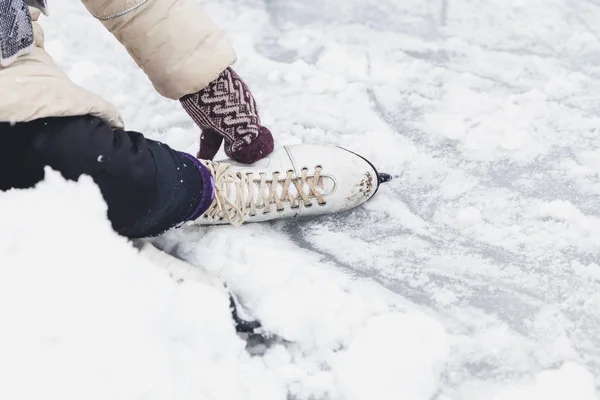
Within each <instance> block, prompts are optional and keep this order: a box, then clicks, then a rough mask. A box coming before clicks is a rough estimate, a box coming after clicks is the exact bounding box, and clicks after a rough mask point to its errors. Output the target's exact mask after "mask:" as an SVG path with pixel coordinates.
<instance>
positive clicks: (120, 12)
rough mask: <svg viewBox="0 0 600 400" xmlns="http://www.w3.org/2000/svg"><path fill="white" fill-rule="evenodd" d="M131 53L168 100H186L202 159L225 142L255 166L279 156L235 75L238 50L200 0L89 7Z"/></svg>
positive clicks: (99, 0) (120, 0)
mask: <svg viewBox="0 0 600 400" xmlns="http://www.w3.org/2000/svg"><path fill="white" fill-rule="evenodd" d="M82 1H83V3H84V4H85V6H86V7H87V9H88V10H89V11H90V12H91V14H92V15H94V16H95V17H96V18H97V19H99V20H100V21H101V22H102V23H103V24H104V26H105V27H106V28H107V29H108V30H109V31H110V32H112V33H113V35H114V36H115V37H116V38H117V39H118V40H119V41H120V42H121V43H122V44H123V45H124V46H125V47H126V48H127V50H128V51H129V54H131V56H132V57H133V59H134V60H135V61H136V62H137V64H138V65H139V66H140V68H142V69H143V70H144V72H145V73H146V75H148V77H149V78H150V81H152V84H153V85H154V87H155V88H156V90H157V91H158V92H159V93H160V94H161V95H163V96H165V97H168V98H171V99H174V100H176V99H179V100H180V101H181V103H182V105H183V107H184V109H185V110H186V112H187V113H188V114H189V115H190V117H191V118H192V119H193V120H194V122H196V124H197V125H198V126H199V127H200V128H201V129H202V136H201V137H200V152H199V153H198V157H199V158H204V159H212V158H213V157H214V156H215V154H216V153H217V151H218V150H219V148H220V147H221V144H222V142H223V141H225V152H226V153H227V155H228V156H229V157H231V158H232V159H234V160H236V161H239V162H243V163H252V162H254V161H257V160H259V159H261V158H263V157H265V156H267V155H268V154H270V153H271V152H272V151H273V146H274V145H273V137H272V135H271V132H270V131H269V130H268V129H267V128H265V127H263V126H262V125H261V124H260V118H259V115H258V110H257V107H256V102H255V101H254V97H253V96H252V93H251V92H250V90H249V89H248V87H247V86H246V84H245V83H244V81H243V80H242V79H241V78H240V77H239V76H238V75H237V74H236V73H235V72H234V71H233V70H232V69H231V68H230V65H231V64H233V63H234V62H235V61H236V55H235V51H234V49H233V46H232V45H231V44H230V43H229V41H228V40H227V38H225V36H224V34H223V32H222V31H221V30H220V29H219V28H218V27H217V26H216V25H215V24H214V22H212V20H211V19H210V18H209V16H208V15H207V14H206V13H205V12H204V11H203V10H202V9H201V8H200V6H199V5H198V4H197V3H196V2H195V0H82Z"/></svg>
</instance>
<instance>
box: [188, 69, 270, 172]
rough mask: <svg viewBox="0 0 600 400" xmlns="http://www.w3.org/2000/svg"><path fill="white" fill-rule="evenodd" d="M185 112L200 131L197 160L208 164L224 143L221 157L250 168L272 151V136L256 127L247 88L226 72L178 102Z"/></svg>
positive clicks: (238, 78) (233, 75)
mask: <svg viewBox="0 0 600 400" xmlns="http://www.w3.org/2000/svg"><path fill="white" fill-rule="evenodd" d="M180 101H181V104H182V106H183V108H184V109H185V111H186V112H187V113H188V114H189V115H190V117H192V119H193V120H194V122H195V123H196V124H197V125H198V126H199V127H200V128H201V129H202V136H200V151H199V152H198V158H200V159H203V160H212V159H213V158H214V156H215V155H216V154H217V152H218V151H219V148H220V147H221V143H222V142H223V140H225V153H226V154H227V156H228V157H229V158H231V159H233V160H235V161H238V162H241V163H245V164H251V163H253V162H255V161H258V160H260V159H261V158H263V157H265V156H267V155H268V154H270V153H271V152H272V151H273V136H272V135H271V132H270V131H269V130H268V129H267V128H265V127H264V126H262V125H261V124H260V118H259V116H258V110H257V107H256V102H255V101H254V97H253V96H252V93H251V92H250V90H249V89H248V86H246V84H245V83H244V81H243V80H242V79H241V78H240V77H239V76H238V74H236V73H235V71H234V70H233V69H231V68H227V69H226V70H225V71H223V72H222V73H221V75H219V77H218V78H217V79H216V80H214V81H213V82H212V83H211V84H210V85H208V86H207V87H206V88H204V89H202V90H201V91H199V92H197V93H194V94H190V95H187V96H185V97H183V98H181V99H180Z"/></svg>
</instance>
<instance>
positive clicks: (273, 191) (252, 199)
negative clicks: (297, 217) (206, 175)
mask: <svg viewBox="0 0 600 400" xmlns="http://www.w3.org/2000/svg"><path fill="white" fill-rule="evenodd" d="M202 162H203V163H204V165H205V166H206V167H207V168H208V169H209V171H210V173H211V174H212V176H213V179H214V181H215V197H214V200H213V202H212V204H211V206H210V207H209V209H208V210H207V211H206V212H205V213H204V215H203V218H207V219H208V218H211V219H220V220H227V221H228V222H229V223H230V224H231V225H234V226H240V225H242V224H243V223H244V220H245V219H246V217H247V216H251V217H253V216H256V215H257V213H258V211H259V210H260V211H261V212H262V213H263V214H268V213H270V212H272V210H273V206H274V207H275V210H276V211H277V212H283V211H284V210H285V207H286V206H289V207H291V208H293V209H294V208H298V207H300V202H303V203H304V206H305V207H312V205H313V203H312V200H313V199H316V200H317V204H319V205H321V206H324V205H325V204H327V202H326V201H325V199H324V198H323V195H322V194H321V193H320V192H319V188H318V184H319V180H320V179H321V171H322V167H321V166H317V167H315V172H314V174H311V175H309V174H308V173H309V170H308V169H307V168H304V169H302V175H301V176H300V177H294V175H295V173H294V171H292V170H290V171H287V173H286V174H285V176H282V177H281V178H282V179H280V176H281V175H282V174H281V173H279V172H273V174H272V177H271V178H270V179H267V174H266V173H260V174H259V176H258V177H256V178H255V176H254V175H255V174H254V173H252V172H247V173H243V172H239V171H236V170H235V169H234V168H233V167H232V166H231V165H230V164H226V163H219V162H213V161H202ZM292 185H293V188H295V189H296V192H297V193H296V194H295V195H294V194H293V193H291V192H290V189H291V188H292ZM306 188H308V193H305V190H306ZM278 189H279V190H280V191H279V192H278ZM233 191H235V193H234V192H233ZM232 198H233V199H235V200H232Z"/></svg>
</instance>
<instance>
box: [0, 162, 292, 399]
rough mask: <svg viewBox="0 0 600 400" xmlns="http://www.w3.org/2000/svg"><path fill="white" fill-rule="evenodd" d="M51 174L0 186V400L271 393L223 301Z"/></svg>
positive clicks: (92, 198)
mask: <svg viewBox="0 0 600 400" xmlns="http://www.w3.org/2000/svg"><path fill="white" fill-rule="evenodd" d="M105 208H106V206H105V205H104V203H103V202H102V201H101V196H100V194H99V191H98V190H97V188H96V187H95V185H93V184H92V183H90V181H89V180H87V179H83V182H81V183H80V184H73V183H65V182H64V181H63V180H62V178H60V177H59V176H58V175H57V174H54V173H52V174H50V175H49V179H48V180H47V181H46V182H44V183H41V184H40V185H39V187H38V188H37V189H35V190H29V191H12V192H9V193H0V221H2V224H1V225H0V321H2V329H0V398H2V399H36V398H38V399H41V398H62V399H134V398H142V397H143V398H154V399H167V398H178V399H182V398H196V399H282V398H285V388H284V387H283V386H282V385H281V384H280V383H278V382H277V381H275V380H274V379H273V377H272V376H271V374H270V373H269V372H268V371H267V370H266V369H265V368H264V366H263V365H262V363H261V362H260V360H254V359H252V358H251V357H250V356H249V355H248V353H247V352H246V351H245V343H244V341H242V340H241V339H240V338H239V337H238V336H237V335H236V333H235V331H234V328H233V325H232V322H231V319H230V313H229V309H228V299H227V297H226V296H223V295H222V294H221V293H219V292H217V291H215V290H213V289H210V288H207V287H205V286H200V285H198V284H195V283H185V284H182V285H178V284H176V283H175V282H174V281H173V280H171V279H170V277H169V276H168V275H167V273H166V272H164V271H162V270H160V269H159V268H157V267H156V266H154V265H152V264H150V263H149V262H147V261H146V260H145V259H144V258H143V257H142V256H140V255H139V254H138V253H137V251H136V250H135V249H134V248H133V247H132V246H131V245H129V244H128V243H127V241H126V240H125V239H123V238H121V237H118V236H117V235H115V234H114V233H113V232H112V229H111V228H110V225H109V223H108V221H107V219H106V217H105Z"/></svg>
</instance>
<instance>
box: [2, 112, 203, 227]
mask: <svg viewBox="0 0 600 400" xmlns="http://www.w3.org/2000/svg"><path fill="white" fill-rule="evenodd" d="M0 134H1V135H2V137H3V138H9V140H8V142H9V145H8V146H6V147H4V146H3V148H2V149H0V153H2V154H0V156H6V157H5V158H4V157H0V159H3V161H0V163H1V164H3V165H2V167H3V168H2V169H0V190H6V189H9V188H26V187H31V186H33V185H35V184H36V183H37V182H39V181H40V180H41V179H43V175H44V172H43V168H44V167H45V166H50V167H51V168H53V169H55V170H57V171H59V172H61V174H62V175H63V176H64V177H65V178H67V179H71V180H76V179H78V178H79V177H80V176H81V175H83V174H85V175H89V176H91V177H92V179H93V180H94V181H95V182H96V184H98V186H99V188H100V190H101V192H102V195H103V196H104V199H105V200H106V202H107V204H108V217H109V219H110V221H111V222H112V224H113V227H114V229H115V230H116V231H117V232H118V233H120V234H122V235H124V236H128V237H132V238H135V237H148V236H155V235H158V234H160V233H162V232H164V231H166V230H168V229H170V228H172V227H174V226H177V225H179V224H181V223H183V222H185V221H187V220H193V219H195V218H197V217H198V216H199V215H201V214H202V213H203V212H204V211H205V210H206V208H208V206H209V205H210V202H211V200H212V185H211V183H210V174H209V173H208V171H207V170H206V169H205V168H204V167H203V166H201V164H200V163H199V162H198V161H197V160H196V159H195V158H194V157H192V156H190V155H188V154H184V153H180V152H176V151H174V150H172V149H171V148H170V147H169V146H167V145H165V144H163V143H160V142H156V141H152V140H148V139H146V138H144V136H143V135H142V134H140V133H137V132H125V131H113V130H112V129H111V128H110V127H109V126H107V125H106V124H105V123H104V122H103V121H102V120H101V119H99V118H95V117H91V116H83V117H61V118H47V119H43V120H37V121H32V122H28V123H18V124H14V125H11V124H2V123H0ZM9 163H11V165H9Z"/></svg>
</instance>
